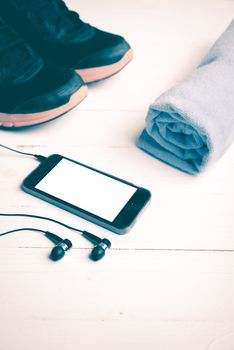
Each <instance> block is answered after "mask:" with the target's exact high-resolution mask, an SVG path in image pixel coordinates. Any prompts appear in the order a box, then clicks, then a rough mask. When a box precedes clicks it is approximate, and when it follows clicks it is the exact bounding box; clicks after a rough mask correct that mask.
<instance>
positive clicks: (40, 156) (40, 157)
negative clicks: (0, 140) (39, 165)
mask: <svg viewBox="0 0 234 350" xmlns="http://www.w3.org/2000/svg"><path fill="white" fill-rule="evenodd" d="M0 147H2V148H4V149H6V150H8V151H11V152H15V153H18V154H22V155H24V156H29V157H34V158H36V159H37V160H38V161H39V162H42V161H43V160H46V159H47V158H46V157H45V156H42V155H41V154H34V153H28V152H22V151H18V150H16V149H14V148H11V147H9V146H6V145H3V144H0Z"/></svg>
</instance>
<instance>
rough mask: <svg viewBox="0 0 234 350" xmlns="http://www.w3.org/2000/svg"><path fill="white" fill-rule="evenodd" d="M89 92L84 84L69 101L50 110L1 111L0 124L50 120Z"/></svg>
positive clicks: (11, 125) (67, 109) (38, 122)
mask: <svg viewBox="0 0 234 350" xmlns="http://www.w3.org/2000/svg"><path fill="white" fill-rule="evenodd" d="M87 94H88V88H87V86H82V87H81V88H80V89H79V90H78V91H76V92H75V93H74V94H73V95H72V96H71V97H70V100H69V102H67V103H66V104H64V105H62V106H60V107H57V108H54V109H50V110H48V111H43V112H38V113H27V114H7V113H0V126H2V127H5V128H17V127H18V128H19V127H24V126H31V125H36V124H41V123H44V122H47V121H49V120H52V119H54V118H57V117H59V116H61V115H62V114H64V113H66V112H68V111H69V110H71V109H72V108H74V107H75V106H77V105H78V104H79V103H80V102H81V101H83V100H84V99H85V97H86V96H87Z"/></svg>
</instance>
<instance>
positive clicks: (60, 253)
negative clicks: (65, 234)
mask: <svg viewBox="0 0 234 350" xmlns="http://www.w3.org/2000/svg"><path fill="white" fill-rule="evenodd" d="M45 236H46V237H47V238H49V239H50V240H51V241H52V242H54V243H55V244H56V246H55V247H54V248H53V249H52V251H51V253H50V259H51V260H53V261H58V260H60V259H62V258H63V257H64V255H65V252H66V251H68V250H69V249H71V248H72V242H71V241H70V240H69V239H62V238H60V237H59V236H57V235H55V234H54V233H52V232H48V231H47V232H45Z"/></svg>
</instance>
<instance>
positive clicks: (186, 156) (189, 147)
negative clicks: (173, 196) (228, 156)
mask: <svg viewBox="0 0 234 350" xmlns="http://www.w3.org/2000/svg"><path fill="white" fill-rule="evenodd" d="M233 139H234V20H233V21H232V22H231V24H230V25H229V27H228V28H227V29H226V31H225V32H224V33H223V34H222V35H221V37H220V38H219V39H218V40H217V41H216V43H215V44H214V46H213V47H212V48H211V49H210V51H209V53H208V55H207V56H206V57H205V58H204V60H203V61H202V62H201V64H200V65H199V66H198V67H197V69H196V70H195V71H194V72H193V74H192V75H191V76H189V77H188V78H187V79H186V80H184V81H183V82H181V83H179V84H178V85H176V86H174V87H173V88H171V89H170V90H168V91H167V92H165V93H164V94H162V95H161V96H160V97H159V98H158V99H157V100H156V101H155V103H153V104H152V105H151V106H150V109H149V112H148V116H147V118H146V128H145V130H144V131H143V132H142V134H141V135H140V137H139V139H138V140H137V146H138V147H139V148H141V149H143V150H144V151H146V152H147V153H149V154H151V155H153V156H154V157H156V158H158V159H160V160H162V161H164V162H165V163H167V164H170V165H172V166H174V167H175V168H178V169H180V170H182V171H184V172H187V173H189V174H196V173H198V172H200V171H202V170H203V169H204V168H205V166H206V165H207V164H208V163H210V162H213V161H216V160H217V159H219V158H220V157H221V156H222V155H223V153H224V152H225V150H226V149H227V148H228V147H229V146H230V144H231V143H232V141H233Z"/></svg>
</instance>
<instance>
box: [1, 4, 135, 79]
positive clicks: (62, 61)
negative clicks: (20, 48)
mask: <svg viewBox="0 0 234 350" xmlns="http://www.w3.org/2000/svg"><path fill="white" fill-rule="evenodd" d="M0 12H1V16H2V17H3V18H4V19H5V21H7V22H8V23H9V24H10V25H11V26H12V27H13V28H14V29H15V30H16V31H17V32H18V33H20V35H21V36H22V37H23V38H24V39H25V40H26V41H27V42H28V44H30V46H31V47H32V48H33V49H34V50H36V51H37V52H38V53H39V54H40V55H42V56H43V57H44V58H45V59H47V60H50V61H52V62H55V63H57V64H59V65H61V66H63V67H68V68H72V69H75V70H76V71H77V72H78V73H79V74H80V75H81V77H82V78H83V80H84V81H85V82H93V81H97V80H101V79H104V78H107V77H109V76H111V75H113V74H115V73H117V72H118V71H120V70H121V69H122V68H123V67H124V66H126V64H127V63H128V62H129V61H130V60H131V59H132V56H133V53H132V50H131V48H130V46H129V44H128V43H127V42H126V41H125V39H124V38H123V37H121V36H118V35H115V34H111V33H107V32H103V31H101V30H99V29H97V28H95V27H92V26H91V25H89V24H87V23H84V22H82V21H81V19H80V17H79V15H78V14H77V13H76V12H73V11H70V10H69V9H68V8H67V6H66V5H65V3H64V2H63V1H62V0H0Z"/></svg>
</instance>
